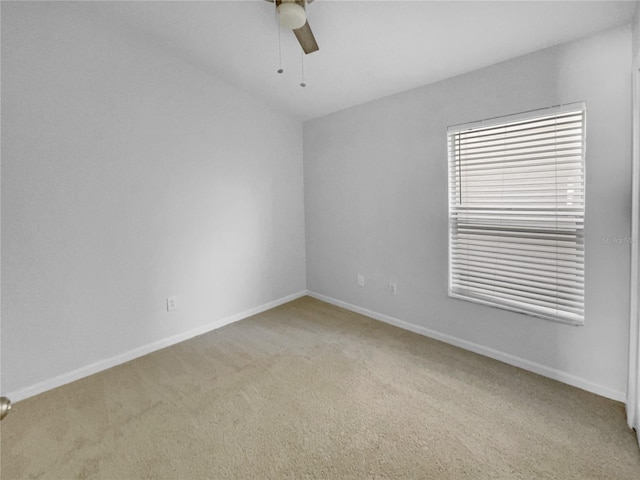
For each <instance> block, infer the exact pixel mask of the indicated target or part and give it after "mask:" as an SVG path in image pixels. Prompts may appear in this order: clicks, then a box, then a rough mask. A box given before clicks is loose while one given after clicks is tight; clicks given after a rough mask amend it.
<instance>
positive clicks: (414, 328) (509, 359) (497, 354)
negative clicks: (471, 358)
mask: <svg viewBox="0 0 640 480" xmlns="http://www.w3.org/2000/svg"><path fill="white" fill-rule="evenodd" d="M307 295H309V296H310V297H313V298H316V299H318V300H322V301H323V302H327V303H330V304H332V305H336V306H338V307H342V308H345V309H347V310H350V311H352V312H356V313H360V314H362V315H365V316H367V317H371V318H373V319H375V320H380V321H381V322H384V323H388V324H390V325H394V326H396V327H400V328H402V329H404V330H409V331H411V332H414V333H418V334H420V335H424V336H425V337H429V338H433V339H435V340H440V341H441V342H444V343H448V344H450V345H454V346H456V347H460V348H463V349H465V350H469V351H471V352H474V353H478V354H480V355H484V356H485V357H490V358H493V359H495V360H499V361H501V362H504V363H507V364H509V365H513V366H515V367H519V368H522V369H523V370H528V371H530V372H533V373H537V374H538V375H542V376H543V377H548V378H552V379H553V380H558V381H560V382H563V383H566V384H568V385H571V386H573V387H577V388H580V389H582V390H586V391H588V392H591V393H595V394H597V395H601V396H603V397H607V398H610V399H612V400H617V401H619V402H624V401H625V398H626V393H625V392H619V391H617V390H613V389H611V388H609V387H605V386H603V385H598V384H596V383H593V382H590V381H589V380H586V379H584V378H580V377H576V376H575V375H572V374H570V373H567V372H564V371H562V370H557V369H555V368H551V367H547V366H546V365H542V364H540V363H536V362H532V361H530V360H527V359H524V358H521V357H516V356H515V355H511V354H509V353H504V352H501V351H499V350H495V349H493V348H489V347H485V346H483V345H479V344H477V343H473V342H469V341H467V340H463V339H461V338H458V337H454V336H451V335H447V334H445V333H440V332H438V331H436V330H431V329H430V328H426V327H421V326H419V325H414V324H412V323H409V322H405V321H404V320H399V319H397V318H394V317H391V316H389V315H384V314H382V313H378V312H374V311H372V310H368V309H366V308H362V307H358V306H357V305H352V304H350V303H347V302H343V301H342V300H337V299H335V298H331V297H327V296H325V295H321V294H319V293H315V292H308V293H307Z"/></svg>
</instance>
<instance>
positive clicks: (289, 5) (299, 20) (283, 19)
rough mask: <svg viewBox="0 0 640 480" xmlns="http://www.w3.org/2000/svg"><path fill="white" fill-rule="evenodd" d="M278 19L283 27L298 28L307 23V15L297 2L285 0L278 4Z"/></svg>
mask: <svg viewBox="0 0 640 480" xmlns="http://www.w3.org/2000/svg"><path fill="white" fill-rule="evenodd" d="M278 20H279V22H280V25H282V26H283V27H286V28H290V29H291V30H296V29H297V28H300V27H302V26H303V25H304V24H305V23H307V15H306V13H305V11H304V8H302V7H301V6H300V5H298V4H297V3H294V2H284V1H283V2H282V3H281V4H280V5H278Z"/></svg>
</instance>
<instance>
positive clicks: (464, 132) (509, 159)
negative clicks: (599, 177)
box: [447, 104, 585, 325]
mask: <svg viewBox="0 0 640 480" xmlns="http://www.w3.org/2000/svg"><path fill="white" fill-rule="evenodd" d="M447 137H448V151H449V296H451V297H455V298H460V299H464V300H469V301H473V302H478V303H483V304H486V305H491V306H495V307H500V308H505V309H508V310H513V311H516V312H521V313H527V314H530V315H535V316H539V317H543V318H546V319H550V320H556V321H560V322H563V323H569V324H574V325H581V324H582V323H583V322H584V211H585V191H584V190H585V189H584V179H585V162H584V153H585V141H584V139H585V106H584V104H572V105H565V106H562V107H553V108H549V109H544V110H538V111H536V112H529V113H525V114H521V115H517V116H510V117H502V118H499V119H493V120H488V121H482V122H476V123H474V124H467V125H462V126H455V127H450V128H449V129H448V130H447Z"/></svg>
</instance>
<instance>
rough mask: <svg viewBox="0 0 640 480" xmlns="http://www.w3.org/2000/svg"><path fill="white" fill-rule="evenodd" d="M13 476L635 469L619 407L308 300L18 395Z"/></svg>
mask: <svg viewBox="0 0 640 480" xmlns="http://www.w3.org/2000/svg"><path fill="white" fill-rule="evenodd" d="M0 435H1V445H2V447H1V448H2V452H1V459H2V465H1V470H0V473H1V475H0V477H1V478H2V480H9V479H16V478H56V479H75V478H100V479H114V480H115V479H138V478H141V479H142V478H148V479H204V478H207V479H225V478H242V479H244V478H246V479H252V478H255V479H267V478H269V479H288V478H291V479H293V478H295V479H302V478H322V479H365V478H380V479H381V478H393V479H396V478H405V479H489V478H491V479H542V478H544V479H581V480H583V479H607V480H609V479H611V480H613V479H616V480H623V479H633V480H638V479H639V478H640V451H639V450H638V446H637V444H636V443H635V436H634V434H633V432H632V431H630V430H628V429H627V426H626V424H625V420H624V407H623V405H622V404H620V403H618V402H614V401H611V400H607V399H605V398H602V397H598V396H596V395H593V394H590V393H587V392H584V391H582V390H578V389H575V388H572V387H569V386H566V385H564V384H561V383H558V382H555V381H553V380H549V379H546V378H543V377H540V376H537V375H535V374H531V373H528V372H525V371H523V370H520V369H517V368H515V367H511V366H508V365H505V364H502V363H500V362H497V361H494V360H490V359H487V358H485V357H481V356H478V355H476V354H473V353H470V352H466V351H464V350H460V349H458V348H455V347H451V346H448V345H446V344H443V343H440V342H437V341H433V340H430V339H427V338H424V337H421V336H419V335H416V334H413V333H409V332H406V331H403V330H400V329H397V328H395V327H391V326H388V325H386V324H383V323H380V322H377V321H374V320H371V319H369V318H366V317H363V316H361V315H357V314H354V313H351V312H348V311H345V310H342V309H339V308H337V307H334V306H331V305H327V304H325V303H322V302H320V301H317V300H314V299H311V298H308V297H305V298H302V299H299V300H296V301H294V302H292V303H289V304H287V305H284V306H282V307H279V308H276V309H273V310H270V311H268V312H265V313H263V314H260V315H256V316H255V317H251V318H249V319H246V320H243V321H241V322H238V323H236V324H233V325H229V326H227V327H224V328H222V329H219V330H216V331H214V332H211V333H209V334H206V335H203V336H200V337H197V338H195V339H193V340H190V341H187V342H184V343H182V344H179V345H176V346H173V347H170V348H167V349H165V350H162V351H159V352H156V353H153V354H151V355H147V356H145V357H143V358H140V359H137V360H135V361H132V362H129V363H127V364H124V365H121V366H119V367H116V368H113V369H110V370H108V371H106V372H103V373H100V374H97V375H93V376H91V377H89V378H86V379H83V380H80V381H78V382H75V383H72V384H69V385H66V386H64V387H61V388H58V389H56V390H53V391H50V392H47V393H44V394H42V395H38V396H37V397H34V398H31V399H28V400H25V401H22V402H20V403H18V404H16V405H15V406H14V409H13V411H12V412H11V414H10V415H9V416H8V417H7V418H6V419H5V420H3V422H2V424H0Z"/></svg>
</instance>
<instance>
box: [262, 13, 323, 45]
mask: <svg viewBox="0 0 640 480" xmlns="http://www.w3.org/2000/svg"><path fill="white" fill-rule="evenodd" d="M266 1H267V2H271V3H274V2H275V5H276V11H277V13H278V22H279V23H280V25H282V26H283V27H286V28H290V29H291V30H293V33H294V34H295V36H296V38H297V39H298V43H300V46H301V47H302V50H304V53H306V54H309V53H313V52H315V51H317V50H319V49H320V47H318V43H317V42H316V39H315V37H314V36H313V32H312V31H311V27H310V26H309V22H308V21H307V11H306V8H307V5H308V4H309V3H311V2H313V0H266Z"/></svg>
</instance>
